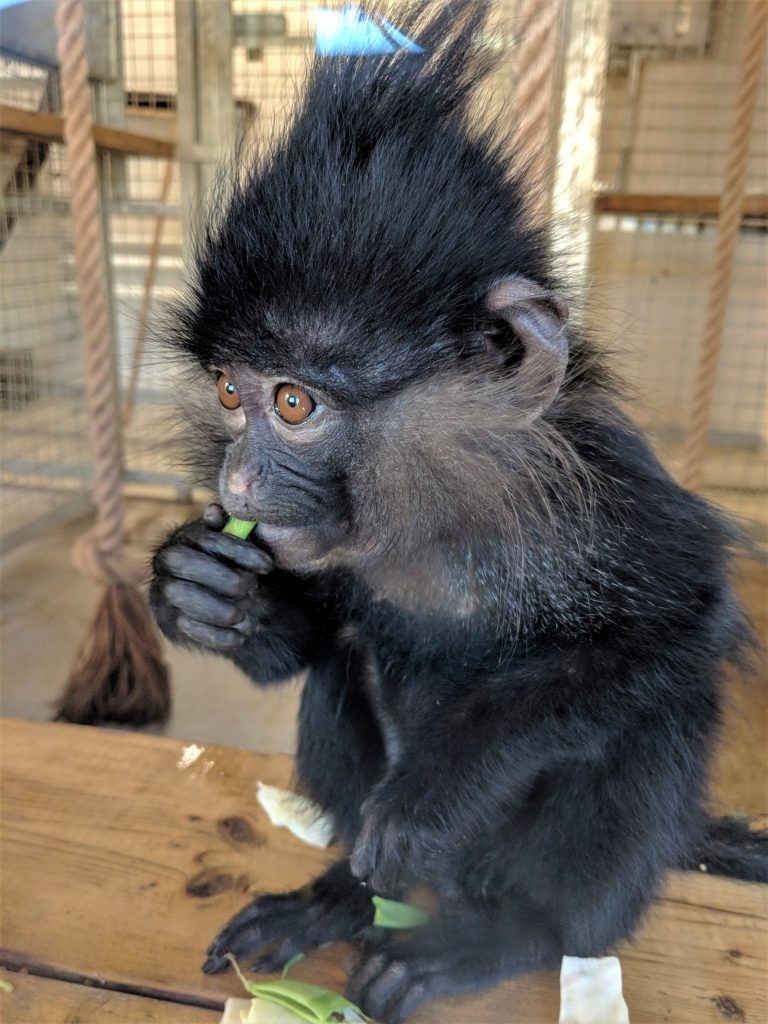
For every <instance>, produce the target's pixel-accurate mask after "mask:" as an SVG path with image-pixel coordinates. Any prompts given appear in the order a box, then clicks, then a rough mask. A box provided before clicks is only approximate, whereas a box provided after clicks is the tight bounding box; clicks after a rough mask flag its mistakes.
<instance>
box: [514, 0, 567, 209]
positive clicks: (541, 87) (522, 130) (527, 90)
mask: <svg viewBox="0 0 768 1024" xmlns="http://www.w3.org/2000/svg"><path fill="white" fill-rule="evenodd" d="M560 2H561V0H521V2H520V5H519V8H518V12H517V17H518V21H519V37H518V40H517V44H516V47H515V64H516V68H517V76H516V81H515V94H514V107H515V113H516V117H517V121H518V127H517V132H516V140H517V144H518V147H519V152H520V155H521V156H522V158H523V159H524V161H525V166H526V168H527V172H528V177H529V180H530V182H531V184H532V186H533V187H534V189H535V190H536V191H537V192H538V190H539V189H541V195H540V196H537V198H538V200H539V202H541V203H542V204H544V205H546V192H547V191H548V190H547V184H548V183H547V173H548V167H549V156H550V152H549V150H550V136H551V131H552V102H553V92H554V85H555V69H556V66H557V58H558V44H559V33H558V26H559V23H560V10H561V9H560Z"/></svg>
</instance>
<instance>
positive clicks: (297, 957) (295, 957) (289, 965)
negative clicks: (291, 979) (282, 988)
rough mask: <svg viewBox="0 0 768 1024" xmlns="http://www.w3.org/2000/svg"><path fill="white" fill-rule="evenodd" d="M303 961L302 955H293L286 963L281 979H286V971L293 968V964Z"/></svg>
mask: <svg viewBox="0 0 768 1024" xmlns="http://www.w3.org/2000/svg"><path fill="white" fill-rule="evenodd" d="M303 959H304V954H303V953H294V955H293V956H292V957H291V959H290V960H289V961H288V963H287V964H286V965H285V967H284V968H283V977H284V978H285V977H287V975H288V971H290V969H291V968H292V967H293V966H294V964H297V963H298V962H299V960H303Z"/></svg>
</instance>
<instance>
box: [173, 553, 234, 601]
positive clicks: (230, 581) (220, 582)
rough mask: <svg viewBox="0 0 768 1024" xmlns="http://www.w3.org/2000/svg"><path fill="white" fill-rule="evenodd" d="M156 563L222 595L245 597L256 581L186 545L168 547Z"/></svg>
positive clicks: (179, 576)
mask: <svg viewBox="0 0 768 1024" xmlns="http://www.w3.org/2000/svg"><path fill="white" fill-rule="evenodd" d="M156 564H157V567H158V569H159V570H160V571H161V572H164V573H167V574H168V575H169V576H173V577H176V578H177V579H182V580H187V581H188V582H189V583H200V584H202V585H203V586H204V587H207V588H208V589H209V590H212V591H215V592H216V593H217V594H220V595H221V596H222V597H228V598H232V599H237V598H240V597H244V596H245V595H246V594H247V593H248V591H249V590H250V589H251V587H252V586H253V582H254V581H253V577H250V576H248V575H246V574H245V573H243V572H242V571H240V570H238V569H233V568H231V567H230V566H228V565H225V564H224V563H223V562H219V561H218V560H217V559H215V558H210V557H209V556H208V555H205V554H203V552H202V551H197V550H195V548H191V547H187V546H186V545H185V544H174V545H172V546H171V547H168V548H165V549H164V550H163V551H161V552H160V553H159V554H158V556H157V560H156Z"/></svg>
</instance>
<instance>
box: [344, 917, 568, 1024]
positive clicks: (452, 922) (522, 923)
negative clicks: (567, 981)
mask: <svg viewBox="0 0 768 1024" xmlns="http://www.w3.org/2000/svg"><path fill="white" fill-rule="evenodd" d="M562 952H563V951H562V948H561V943H560V942H559V940H558V938H557V936H556V934H555V933H554V930H549V929H547V927H546V925H544V924H543V922H542V919H541V918H540V917H539V916H538V915H532V914H530V913H528V912H525V911H524V910H522V909H521V910H517V909H513V908H509V907H505V908H504V909H503V910H498V911H492V912H484V911H482V910H477V911H475V910H466V911H462V912H461V913H460V914H457V915H456V917H455V918H452V917H451V916H450V915H448V916H446V917H441V918H440V919H437V920H435V921H433V922H431V924H429V925H427V926H426V927H424V928H423V929H421V930H420V931H418V932H416V933H415V934H414V935H413V936H412V937H411V938H408V939H406V940H405V941H403V942H393V943H390V944H388V945H386V946H383V947H382V946H379V947H375V948H373V949H372V950H370V951H364V953H363V956H362V958H361V959H360V961H359V963H358V965H357V967H356V968H355V970H354V972H353V973H352V975H351V977H350V979H349V984H348V986H347V995H348V996H349V998H350V999H351V1000H352V1001H353V1002H354V1003H357V1005H358V1006H359V1007H360V1009H361V1010H362V1011H363V1013H365V1014H367V1015H368V1016H370V1017H373V1018H374V1019H375V1020H380V1021H382V1022H386V1024H400V1022H401V1021H403V1020H405V1018H406V1017H408V1016H409V1015H410V1014H411V1013H413V1011H414V1010H415V1009H416V1008H417V1007H418V1006H420V1005H421V1004H422V1003H424V1002H426V1001H427V1000H429V999H436V998H439V997H441V996H450V995H457V994H459V993H460V992H472V991H475V990H477V989H482V988H488V987H490V986H492V985H495V984H496V983H497V982H499V981H501V980H502V979H503V978H508V977H511V976H512V975H514V974H521V973H524V972H527V971H534V970H540V969H542V968H546V967H555V966H557V965H558V964H559V962H560V959H561V957H562Z"/></svg>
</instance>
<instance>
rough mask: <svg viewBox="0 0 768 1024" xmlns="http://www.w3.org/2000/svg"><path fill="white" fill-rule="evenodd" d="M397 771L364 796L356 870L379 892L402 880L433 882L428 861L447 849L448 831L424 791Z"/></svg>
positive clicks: (353, 861)
mask: <svg viewBox="0 0 768 1024" xmlns="http://www.w3.org/2000/svg"><path fill="white" fill-rule="evenodd" d="M420 788H421V793H419V792H418V790H417V789H416V787H415V784H414V785H412V784H411V783H409V781H408V780H407V779H406V778H404V777H401V776H399V775H394V776H390V777H389V778H388V779H386V780H384V782H382V783H381V784H380V785H379V786H378V787H377V788H376V789H375V790H374V791H373V792H372V793H371V795H370V796H369V797H368V798H367V799H366V800H365V801H364V802H363V805H362V807H361V814H362V819H363V823H362V827H361V829H360V834H359V835H358V837H357V841H356V842H355V846H354V849H353V850H352V856H351V857H350V866H351V868H352V873H353V874H354V875H355V876H356V877H357V878H360V879H361V880H365V881H367V882H368V883H369V884H370V885H371V887H372V888H373V889H375V890H376V891H377V892H396V891H397V890H399V889H400V888H401V887H402V886H403V885H407V884H411V883H414V882H419V881H421V882H430V883H431V882H432V881H433V880H434V877H435V876H434V873H433V870H432V869H431V867H430V865H432V864H434V863H435V861H436V860H439V859H440V858H441V856H443V855H444V854H445V853H447V852H448V849H447V846H446V844H447V835H444V834H443V833H444V832H445V831H446V830H444V829H442V828H441V827H440V815H439V812H438V813H437V814H435V813H434V811H435V810H436V809H435V808H430V807H429V806H428V805H427V802H426V801H424V800H423V799H422V800H419V796H420V795H423V780H422V785H421V787H420Z"/></svg>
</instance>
